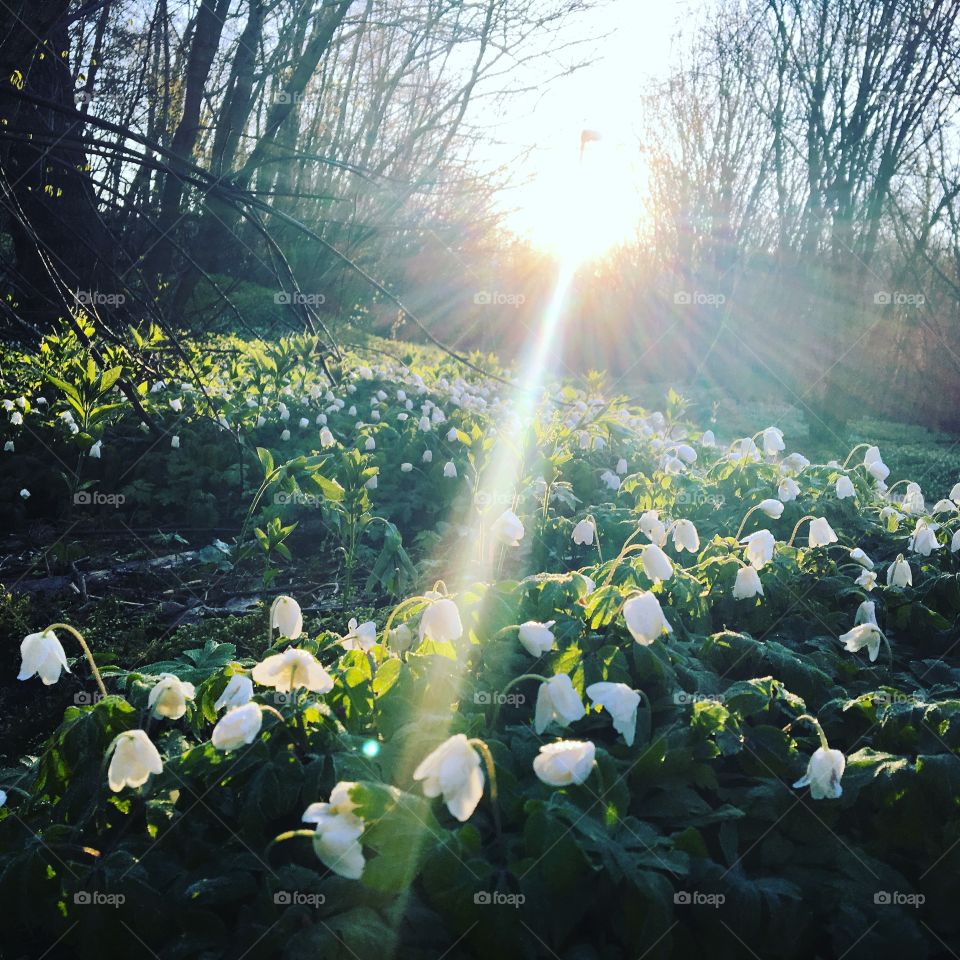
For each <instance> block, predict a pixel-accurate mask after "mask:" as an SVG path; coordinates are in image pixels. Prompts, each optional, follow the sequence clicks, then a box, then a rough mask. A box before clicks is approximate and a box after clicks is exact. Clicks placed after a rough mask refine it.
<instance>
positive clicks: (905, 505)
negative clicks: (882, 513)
mask: <svg viewBox="0 0 960 960" xmlns="http://www.w3.org/2000/svg"><path fill="white" fill-rule="evenodd" d="M926 506H927V505H926V502H925V501H924V499H923V491H922V490H921V489H920V484H919V483H908V484H907V492H906V493H905V494H904V495H903V502H902V503H901V504H900V509H901V510H903V512H904V513H912V514H920V513H924V512H925V511H926Z"/></svg>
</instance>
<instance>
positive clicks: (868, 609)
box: [853, 600, 877, 626]
mask: <svg viewBox="0 0 960 960" xmlns="http://www.w3.org/2000/svg"><path fill="white" fill-rule="evenodd" d="M853 622H854V623H855V624H861V623H872V624H873V625H874V626H876V624H877V603H876V601H875V600H864V601H863V602H862V603H861V604H860V606H859V607H857V612H856V614H855V615H854V618H853Z"/></svg>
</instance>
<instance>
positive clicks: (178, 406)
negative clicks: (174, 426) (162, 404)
mask: <svg viewBox="0 0 960 960" xmlns="http://www.w3.org/2000/svg"><path fill="white" fill-rule="evenodd" d="M170 409H171V410H172V411H173V412H174V413H180V412H181V411H182V410H183V401H182V400H181V399H180V398H179V397H174V398H173V399H172V400H171V401H170Z"/></svg>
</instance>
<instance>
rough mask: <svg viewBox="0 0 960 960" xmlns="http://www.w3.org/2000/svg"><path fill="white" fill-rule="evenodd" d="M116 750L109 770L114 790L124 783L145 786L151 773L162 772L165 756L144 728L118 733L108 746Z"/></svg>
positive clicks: (111, 786)
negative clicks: (162, 755)
mask: <svg viewBox="0 0 960 960" xmlns="http://www.w3.org/2000/svg"><path fill="white" fill-rule="evenodd" d="M111 753H112V754H113V756H112V758H111V760H110V767H109V768H108V770H107V782H108V783H109V784H110V789H111V790H112V791H113V792H114V793H119V792H120V791H121V790H122V789H123V788H124V787H134V788H136V787H142V786H143V785H144V784H145V783H146V782H147V778H148V777H149V776H150V774H151V773H162V772H163V760H161V758H160V753H159V751H158V750H157V748H156V747H155V746H154V745H153V744H152V743H151V742H150V738H149V737H148V736H147V735H146V733H145V732H144V731H143V730H127V731H126V732H124V733H121V734H120V735H119V736H118V737H116V738H115V739H114V741H113V743H111V744H110V747H109V749H108V750H107V756H110V755H111Z"/></svg>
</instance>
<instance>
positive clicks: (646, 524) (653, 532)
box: [639, 510, 667, 547]
mask: <svg viewBox="0 0 960 960" xmlns="http://www.w3.org/2000/svg"><path fill="white" fill-rule="evenodd" d="M639 527H640V532H641V533H642V534H643V535H644V536H645V537H646V538H647V539H648V540H649V541H650V542H651V543H655V544H656V545H657V546H658V547H662V546H663V545H664V544H665V543H666V542H667V525H666V524H665V523H664V522H663V521H662V520H661V519H660V515H659V514H658V513H657V511H656V510H647V511H646V512H645V513H643V514H641V516H640V523H639Z"/></svg>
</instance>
